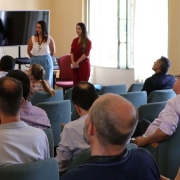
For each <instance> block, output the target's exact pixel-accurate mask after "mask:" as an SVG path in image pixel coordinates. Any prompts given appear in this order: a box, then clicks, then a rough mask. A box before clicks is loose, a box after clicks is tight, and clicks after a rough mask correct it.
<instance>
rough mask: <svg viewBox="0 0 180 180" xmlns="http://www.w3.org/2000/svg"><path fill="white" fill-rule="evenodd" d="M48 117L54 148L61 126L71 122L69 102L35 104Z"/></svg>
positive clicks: (58, 138)
mask: <svg viewBox="0 0 180 180" xmlns="http://www.w3.org/2000/svg"><path fill="white" fill-rule="evenodd" d="M37 106H38V107H40V108H42V109H43V110H44V111H45V112H46V113H47V115H48V118H49V120H50V124H51V129H52V132H53V138H54V146H55V147H57V146H58V143H59V142H60V133H61V124H67V123H68V122H70V121H71V106H70V101H69V100H62V101H54V102H44V103H39V104H37Z"/></svg>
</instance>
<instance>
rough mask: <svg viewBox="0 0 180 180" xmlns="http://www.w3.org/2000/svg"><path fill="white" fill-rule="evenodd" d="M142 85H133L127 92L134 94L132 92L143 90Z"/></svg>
mask: <svg viewBox="0 0 180 180" xmlns="http://www.w3.org/2000/svg"><path fill="white" fill-rule="evenodd" d="M143 85H144V83H133V84H131V86H130V87H129V89H128V91H127V92H134V91H141V90H142V88H143Z"/></svg>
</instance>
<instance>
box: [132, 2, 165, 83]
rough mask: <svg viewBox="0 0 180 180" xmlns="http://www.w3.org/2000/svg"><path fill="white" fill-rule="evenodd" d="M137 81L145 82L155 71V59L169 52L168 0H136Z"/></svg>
mask: <svg viewBox="0 0 180 180" xmlns="http://www.w3.org/2000/svg"><path fill="white" fill-rule="evenodd" d="M134 13H135V14H134V71H135V81H139V82H143V81H144V80H145V79H146V78H147V77H149V76H151V75H152V74H153V73H154V72H153V71H152V66H153V63H154V61H156V60H157V59H159V58H160V57H161V56H165V57H167V52H168V0H135V12H134Z"/></svg>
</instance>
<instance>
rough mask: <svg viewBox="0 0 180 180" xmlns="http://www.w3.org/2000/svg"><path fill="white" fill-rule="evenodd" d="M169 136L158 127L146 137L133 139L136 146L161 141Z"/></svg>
mask: <svg viewBox="0 0 180 180" xmlns="http://www.w3.org/2000/svg"><path fill="white" fill-rule="evenodd" d="M168 137H169V135H168V134H165V133H164V132H163V131H161V130H160V129H159V128H158V129H157V130H156V131H155V132H154V133H153V134H152V135H150V136H148V137H143V136H142V137H138V138H136V139H135V144H136V145H137V146H146V145H147V144H151V143H158V142H160V141H163V140H165V139H167V138H168Z"/></svg>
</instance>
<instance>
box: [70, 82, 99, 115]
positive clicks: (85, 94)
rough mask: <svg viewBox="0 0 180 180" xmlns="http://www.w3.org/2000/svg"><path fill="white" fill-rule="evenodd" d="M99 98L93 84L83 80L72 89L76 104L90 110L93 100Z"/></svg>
mask: <svg viewBox="0 0 180 180" xmlns="http://www.w3.org/2000/svg"><path fill="white" fill-rule="evenodd" d="M97 98H98V94H97V92H96V89H95V87H94V85H93V84H91V83H89V82H86V81H81V82H79V83H78V84H76V85H75V86H74V88H73V90H72V102H73V104H74V105H75V106H79V107H80V108H82V109H84V110H85V111H88V110H89V109H90V107H91V106H92V104H93V102H94V101H95V100H96V99H97Z"/></svg>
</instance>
